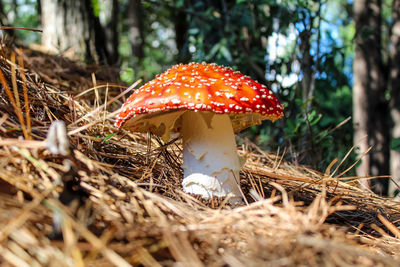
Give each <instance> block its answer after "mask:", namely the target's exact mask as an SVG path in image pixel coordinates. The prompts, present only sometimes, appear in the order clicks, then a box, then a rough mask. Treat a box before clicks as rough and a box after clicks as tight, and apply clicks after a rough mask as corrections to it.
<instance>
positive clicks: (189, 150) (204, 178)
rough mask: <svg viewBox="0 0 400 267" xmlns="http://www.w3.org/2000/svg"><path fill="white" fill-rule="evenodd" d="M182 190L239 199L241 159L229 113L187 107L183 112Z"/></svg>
mask: <svg viewBox="0 0 400 267" xmlns="http://www.w3.org/2000/svg"><path fill="white" fill-rule="evenodd" d="M181 133H182V136H183V161H184V165H183V168H184V170H185V173H184V179H183V182H182V185H183V190H184V191H185V192H188V193H193V194H198V195H202V196H203V198H210V197H212V196H218V197H221V196H227V195H228V194H229V193H230V194H231V195H232V200H240V199H241V192H240V189H239V185H240V183H239V171H240V168H241V166H240V162H239V157H238V154H237V150H236V142H235V135H234V133H233V128H232V123H231V121H230V118H229V116H228V115H213V114H211V113H201V112H192V111H188V112H185V113H184V114H183V115H182V128H181Z"/></svg>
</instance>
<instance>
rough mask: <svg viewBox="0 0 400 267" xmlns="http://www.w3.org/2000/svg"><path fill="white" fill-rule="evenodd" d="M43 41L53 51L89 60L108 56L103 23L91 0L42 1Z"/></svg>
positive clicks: (100, 60)
mask: <svg viewBox="0 0 400 267" xmlns="http://www.w3.org/2000/svg"><path fill="white" fill-rule="evenodd" d="M41 8H42V10H41V13H42V14H43V15H42V27H43V34H42V44H43V45H44V46H45V47H46V48H47V49H49V50H50V51H53V52H63V53H64V54H65V55H66V56H69V57H71V58H74V59H81V60H85V61H86V62H96V63H100V62H103V61H104V59H106V57H107V51H106V49H105V40H104V39H105V38H104V33H103V31H102V28H101V25H100V22H99V20H98V18H97V17H95V16H94V13H93V8H92V6H91V1H90V0H82V1H74V0H42V1H41Z"/></svg>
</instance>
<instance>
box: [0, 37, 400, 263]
mask: <svg viewBox="0 0 400 267" xmlns="http://www.w3.org/2000/svg"><path fill="white" fill-rule="evenodd" d="M100 69H101V68H100ZM98 70H99V69H96V68H95V66H84V65H83V64H78V63H75V62H72V61H68V60H64V59H63V58H61V57H57V56H49V55H45V54H42V53H39V52H36V51H32V50H29V49H22V48H16V47H14V46H12V44H8V45H6V44H2V48H1V50H0V82H1V84H2V87H1V89H0V210H1V212H0V263H1V264H2V266H44V265H45V266H55V265H56V264H58V266H85V265H89V266H109V265H116V266H131V265H133V266H170V265H176V264H179V266H314V265H320V266H345V265H352V266H357V265H358V266H397V265H399V264H400V256H399V252H400V239H399V237H400V231H399V226H400V205H399V204H400V203H398V202H395V201H393V200H390V199H386V198H382V197H379V196H376V195H374V194H373V193H372V192H368V191H365V190H361V189H360V188H359V186H358V184H359V183H358V177H344V174H343V173H341V174H337V173H338V171H339V169H338V170H333V171H331V170H330V169H329V170H328V171H327V172H326V173H325V174H322V173H319V172H317V171H314V170H310V169H308V168H306V167H302V166H294V165H292V164H290V162H285V161H284V160H282V156H281V155H274V154H269V153H266V152H264V151H261V150H260V149H259V148H258V147H256V146H255V145H254V144H252V143H251V142H249V141H245V142H244V144H243V145H242V146H241V148H240V151H239V152H240V154H241V155H242V156H244V157H245V158H246V159H247V161H246V165H245V167H244V169H243V171H242V173H241V180H242V189H243V193H244V195H245V198H246V204H243V205H239V206H236V207H232V206H230V204H229V203H228V202H227V200H224V199H211V200H208V201H203V200H201V199H198V198H196V197H195V196H191V195H187V194H184V193H183V192H182V190H181V185H180V182H181V179H182V169H181V167H180V165H181V161H182V159H181V156H182V155H181V145H180V140H174V141H173V142H171V143H169V144H163V143H162V141H161V140H160V139H159V138H156V137H154V136H148V135H142V134H134V133H129V132H125V131H120V132H115V130H114V128H113V126H112V125H113V118H114V116H113V113H112V112H113V111H115V110H116V109H117V108H118V107H119V106H120V105H121V104H122V103H123V101H124V100H125V98H126V94H127V93H128V91H129V90H126V87H125V86H121V85H119V84H118V81H117V80H116V79H115V77H114V78H113V77H110V76H107V75H108V73H110V72H107V71H104V70H105V69H104V68H102V71H98ZM55 120H63V121H65V123H66V125H67V129H68V133H69V141H70V143H71V147H72V151H73V152H72V154H71V155H70V156H60V155H53V154H51V153H50V152H49V151H48V150H46V149H45V148H44V146H45V143H46V142H45V138H46V136H47V132H48V129H49V127H50V125H51V123H52V122H53V121H55ZM69 164H70V165H71V166H69ZM337 165H338V164H336V165H335V166H337ZM67 181H70V182H71V181H72V182H71V183H70V182H67ZM68 190H69V191H68ZM66 192H67V193H68V194H67V193H66ZM78 192H80V193H79V194H78ZM82 192H83V193H82ZM66 194H67V195H69V196H70V201H67V202H65V201H63V198H62V197H60V196H64V195H66ZM62 203H64V204H65V205H64V204H62ZM66 203H67V204H66ZM57 227H59V231H61V233H62V238H60V236H58V237H57V235H56V234H57V233H56V231H55V229H56V228H57Z"/></svg>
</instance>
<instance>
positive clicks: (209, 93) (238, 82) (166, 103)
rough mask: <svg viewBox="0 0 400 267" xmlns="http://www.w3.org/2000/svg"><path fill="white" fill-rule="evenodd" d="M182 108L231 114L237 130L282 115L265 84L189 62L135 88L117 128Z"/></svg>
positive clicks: (117, 119) (224, 70) (278, 104)
mask: <svg viewBox="0 0 400 267" xmlns="http://www.w3.org/2000/svg"><path fill="white" fill-rule="evenodd" d="M179 109H186V110H193V111H208V112H213V113H217V114H229V115H230V117H231V119H232V125H233V128H234V130H235V131H239V130H242V129H244V128H247V127H249V126H251V125H254V124H256V123H259V122H260V121H262V120H265V119H270V120H272V121H275V120H276V119H279V118H281V117H282V116H283V107H282V105H281V104H280V102H279V100H278V99H277V98H276V97H275V96H274V95H273V94H272V92H271V91H270V90H268V89H267V87H266V86H265V85H262V84H260V83H258V82H256V81H254V80H252V79H251V78H250V77H248V76H246V75H243V74H241V73H240V72H238V71H234V70H232V69H231V68H228V67H223V66H218V65H216V64H214V63H212V64H205V63H202V64H197V63H190V64H187V65H182V64H179V65H175V66H173V67H172V68H170V69H169V70H167V71H166V72H164V73H162V74H160V75H157V77H156V78H155V79H154V80H152V81H150V82H148V83H146V84H145V85H143V86H142V87H140V88H139V89H138V90H136V91H135V92H134V93H133V94H132V95H131V96H130V97H129V98H128V99H127V100H126V102H125V104H124V105H123V107H122V111H121V112H120V113H119V114H118V115H117V117H116V122H115V127H117V128H120V127H121V126H123V125H124V123H125V122H126V121H128V120H129V119H131V118H133V117H136V116H138V115H143V114H153V115H154V114H155V113H160V112H163V111H171V110H179Z"/></svg>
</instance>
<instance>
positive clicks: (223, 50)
mask: <svg viewBox="0 0 400 267" xmlns="http://www.w3.org/2000/svg"><path fill="white" fill-rule="evenodd" d="M219 51H220V52H221V54H222V55H223V57H224V58H225V59H226V60H228V61H229V62H232V56H231V53H230V52H229V50H228V48H226V46H221V48H220V49H219Z"/></svg>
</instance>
